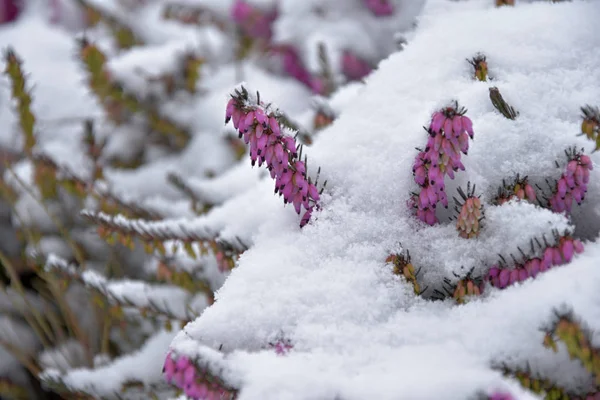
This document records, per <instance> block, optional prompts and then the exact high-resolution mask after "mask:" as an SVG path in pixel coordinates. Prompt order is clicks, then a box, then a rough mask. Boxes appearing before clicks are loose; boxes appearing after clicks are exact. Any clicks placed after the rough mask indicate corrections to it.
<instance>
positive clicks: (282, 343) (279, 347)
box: [269, 340, 294, 356]
mask: <svg viewBox="0 0 600 400" xmlns="http://www.w3.org/2000/svg"><path fill="white" fill-rule="evenodd" d="M269 346H270V347H271V348H272V349H274V350H275V353H276V354H278V355H280V356H283V355H286V354H287V353H289V352H290V351H291V350H292V349H293V348H294V346H292V344H291V343H290V342H289V341H287V340H278V341H277V342H275V343H269Z"/></svg>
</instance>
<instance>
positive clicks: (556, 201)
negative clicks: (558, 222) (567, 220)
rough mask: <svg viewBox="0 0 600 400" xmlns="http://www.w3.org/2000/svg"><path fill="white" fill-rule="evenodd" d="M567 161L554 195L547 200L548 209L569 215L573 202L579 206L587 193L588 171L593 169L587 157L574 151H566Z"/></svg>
mask: <svg viewBox="0 0 600 400" xmlns="http://www.w3.org/2000/svg"><path fill="white" fill-rule="evenodd" d="M567 156H568V158H569V161H568V162H567V166H566V168H565V171H564V173H563V174H562V176H561V177H560V179H558V180H557V181H556V187H555V189H554V193H553V194H552V196H551V197H550V199H548V206H549V208H550V209H551V210H552V211H554V212H557V213H570V212H571V208H572V206H573V201H575V203H577V204H581V203H582V202H583V200H584V199H585V194H586V193H587V185H588V183H589V180H590V171H591V170H592V169H593V168H594V166H593V165H592V160H591V159H590V157H589V156H587V155H585V154H582V153H580V152H578V151H576V150H575V149H570V150H569V151H567Z"/></svg>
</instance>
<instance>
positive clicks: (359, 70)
mask: <svg viewBox="0 0 600 400" xmlns="http://www.w3.org/2000/svg"><path fill="white" fill-rule="evenodd" d="M372 70H373V68H372V67H371V65H370V64H369V63H367V62H366V61H364V60H362V59H360V58H358V57H357V56H356V55H355V54H354V53H352V52H350V51H344V53H343V54H342V73H343V74H344V75H345V76H346V78H348V80H350V81H359V80H361V79H363V78H364V77H365V76H367V75H369V74H370V73H371V71H372Z"/></svg>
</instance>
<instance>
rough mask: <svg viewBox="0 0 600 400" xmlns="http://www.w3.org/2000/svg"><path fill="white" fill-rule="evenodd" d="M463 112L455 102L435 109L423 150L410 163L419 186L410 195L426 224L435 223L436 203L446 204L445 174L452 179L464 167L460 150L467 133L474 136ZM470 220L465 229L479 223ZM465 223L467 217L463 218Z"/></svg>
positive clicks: (466, 147)
mask: <svg viewBox="0 0 600 400" xmlns="http://www.w3.org/2000/svg"><path fill="white" fill-rule="evenodd" d="M465 112H466V110H465V109H463V108H460V109H459V107H458V103H456V102H454V103H453V104H452V105H450V106H448V107H446V108H444V109H442V110H440V111H436V112H435V113H434V114H433V115H432V117H431V123H430V125H429V129H428V130H427V132H428V133H429V137H428V140H427V146H426V147H425V151H420V152H419V153H418V154H417V156H416V158H415V161H414V163H413V175H414V179H415V183H416V184H417V185H419V187H420V188H421V189H420V193H418V194H416V195H415V197H413V201H412V204H413V206H414V207H415V208H416V209H417V218H419V219H420V220H421V221H423V222H425V223H427V224H429V225H434V224H436V223H437V222H438V221H437V218H436V216H435V208H436V206H437V203H440V202H441V203H442V205H443V206H444V207H448V196H447V195H446V193H445V184H444V177H445V176H446V175H448V176H449V177H450V179H454V172H455V171H458V170H464V168H465V167H464V165H463V164H462V162H461V153H462V154H467V152H468V150H469V136H470V137H473V127H472V123H471V120H470V119H469V118H468V117H465V116H464V114H465ZM470 221H471V219H468V228H467V225H465V229H467V230H468V229H471V228H473V227H475V226H476V225H477V226H478V223H479V222H478V221H477V222H473V223H471V222H470ZM466 222H467V220H466V219H465V220H463V221H462V223H466ZM469 232H470V231H469ZM477 232H478V230H477Z"/></svg>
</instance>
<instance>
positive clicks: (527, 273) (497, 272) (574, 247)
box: [487, 236, 583, 289]
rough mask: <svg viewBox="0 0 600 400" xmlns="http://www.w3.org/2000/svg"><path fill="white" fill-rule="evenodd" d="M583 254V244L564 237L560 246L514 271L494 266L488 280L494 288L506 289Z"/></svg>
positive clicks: (549, 249)
mask: <svg viewBox="0 0 600 400" xmlns="http://www.w3.org/2000/svg"><path fill="white" fill-rule="evenodd" d="M582 252H583V244H582V243H581V242H580V241H579V240H577V239H573V238H572V237H570V236H562V237H560V238H559V239H558V244H557V245H556V246H553V247H546V249H545V250H544V252H543V254H542V256H541V257H536V258H531V259H529V260H527V261H526V262H525V263H524V264H522V265H517V267H516V268H514V269H506V268H500V267H499V266H497V265H494V266H492V268H490V270H489V272H488V276H487V280H488V281H490V282H491V284H492V286H494V287H497V288H499V289H504V288H505V287H507V286H510V285H512V284H514V283H516V282H523V281H524V280H527V279H529V278H535V277H536V276H537V275H538V274H539V273H542V272H545V271H547V270H549V269H550V268H552V267H556V266H559V265H564V264H567V263H569V262H571V260H572V259H573V256H574V255H575V254H576V253H577V254H580V253H582Z"/></svg>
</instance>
